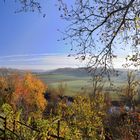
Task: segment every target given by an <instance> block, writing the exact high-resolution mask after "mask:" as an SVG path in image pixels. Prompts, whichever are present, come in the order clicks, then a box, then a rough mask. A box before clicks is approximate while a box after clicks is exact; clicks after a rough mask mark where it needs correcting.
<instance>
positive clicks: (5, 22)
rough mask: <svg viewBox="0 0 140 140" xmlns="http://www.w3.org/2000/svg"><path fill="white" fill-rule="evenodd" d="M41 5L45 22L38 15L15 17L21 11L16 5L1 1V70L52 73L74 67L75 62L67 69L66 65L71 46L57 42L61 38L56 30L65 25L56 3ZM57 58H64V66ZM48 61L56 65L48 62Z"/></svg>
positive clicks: (47, 2)
mask: <svg viewBox="0 0 140 140" xmlns="http://www.w3.org/2000/svg"><path fill="white" fill-rule="evenodd" d="M42 2H43V3H42V7H43V11H42V12H43V13H46V17H45V18H43V16H42V14H40V13H38V12H35V13H31V12H27V13H24V12H22V13H16V14H15V11H16V10H18V9H19V8H20V6H19V5H18V3H15V2H14V0H7V1H6V3H4V2H3V1H0V67H13V68H22V69H32V68H33V69H38V68H39V69H42V68H43V69H51V68H55V67H62V66H63V67H65V66H74V65H76V62H73V64H72V63H71V65H69V62H66V61H65V60H67V59H68V58H67V57H66V56H67V55H68V54H69V53H70V46H67V47H66V46H65V45H64V42H63V41H59V42H58V41H57V40H58V39H60V38H61V37H62V34H61V33H60V32H59V31H58V29H60V30H63V29H64V27H66V25H67V24H66V23H65V22H64V20H62V19H61V18H60V13H59V12H58V9H57V7H56V6H55V4H56V1H55V0H51V1H45V0H44V1H43V0H42ZM60 55H61V57H62V56H63V62H64V64H63V65H62V63H63V62H62V60H59V58H60ZM50 57H51V60H52V58H53V61H57V62H55V63H54V62H50ZM47 58H48V60H47ZM61 59H62V58H61ZM68 60H70V58H69V59H68ZM71 60H72V61H74V60H73V58H72V59H71Z"/></svg>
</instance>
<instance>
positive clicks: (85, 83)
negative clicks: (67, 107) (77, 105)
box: [37, 73, 126, 100]
mask: <svg viewBox="0 0 140 140" xmlns="http://www.w3.org/2000/svg"><path fill="white" fill-rule="evenodd" d="M37 76H38V77H39V78H40V79H41V80H43V81H44V82H45V83H46V84H47V85H48V86H51V87H54V88H57V87H58V85H59V84H60V83H62V84H66V85H67V92H66V95H70V96H73V95H76V94H78V93H84V92H85V91H86V92H92V80H91V77H90V76H85V75H83V76H79V75H78V76H77V75H74V74H73V75H69V74H46V73H40V74H37ZM112 83H113V88H111V87H110V82H109V81H108V79H107V78H106V79H104V80H103V83H102V85H104V90H105V91H106V92H108V93H109V94H110V96H111V98H112V99H114V100H116V99H118V93H117V90H114V89H118V88H119V87H120V86H123V85H125V84H126V79H125V78H123V79H122V76H121V77H120V76H118V77H116V76H114V77H112Z"/></svg>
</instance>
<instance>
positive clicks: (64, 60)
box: [0, 53, 125, 70]
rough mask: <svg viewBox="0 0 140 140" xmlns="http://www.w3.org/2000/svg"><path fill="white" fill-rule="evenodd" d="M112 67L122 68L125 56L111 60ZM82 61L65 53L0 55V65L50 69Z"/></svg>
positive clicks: (73, 65) (78, 64) (80, 65)
mask: <svg viewBox="0 0 140 140" xmlns="http://www.w3.org/2000/svg"><path fill="white" fill-rule="evenodd" d="M113 64H114V68H123V67H122V65H123V64H125V58H123V57H118V58H116V59H114V60H113ZM82 66H85V65H84V63H82V62H79V61H78V60H75V59H74V57H67V55H66V54H45V53H44V54H20V55H7V56H1V57H0V67H8V68H18V69H42V70H51V69H56V68H63V67H82Z"/></svg>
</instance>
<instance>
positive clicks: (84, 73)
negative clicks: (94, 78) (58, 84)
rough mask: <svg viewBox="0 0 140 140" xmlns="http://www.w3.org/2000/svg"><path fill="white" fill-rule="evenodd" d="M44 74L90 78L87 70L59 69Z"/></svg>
mask: <svg viewBox="0 0 140 140" xmlns="http://www.w3.org/2000/svg"><path fill="white" fill-rule="evenodd" d="M44 74H55V75H67V76H75V77H87V76H89V74H88V72H87V71H86V70H85V68H59V69H56V70H52V71H48V72H44Z"/></svg>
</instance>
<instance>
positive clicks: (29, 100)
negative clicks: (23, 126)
mask: <svg viewBox="0 0 140 140" xmlns="http://www.w3.org/2000/svg"><path fill="white" fill-rule="evenodd" d="M45 91H46V86H45V84H44V83H43V82H42V81H41V80H39V79H37V78H36V77H35V76H33V75H32V74H30V73H27V74H25V75H24V76H22V77H21V78H19V79H18V80H17V81H16V85H15V91H14V93H13V96H12V101H13V104H14V105H15V107H16V108H22V109H24V112H25V114H26V115H29V114H32V113H33V114H34V113H37V112H38V111H39V112H40V113H41V112H42V111H43V110H44V109H45V107H46V105H47V104H46V99H45V98H44V93H45Z"/></svg>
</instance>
